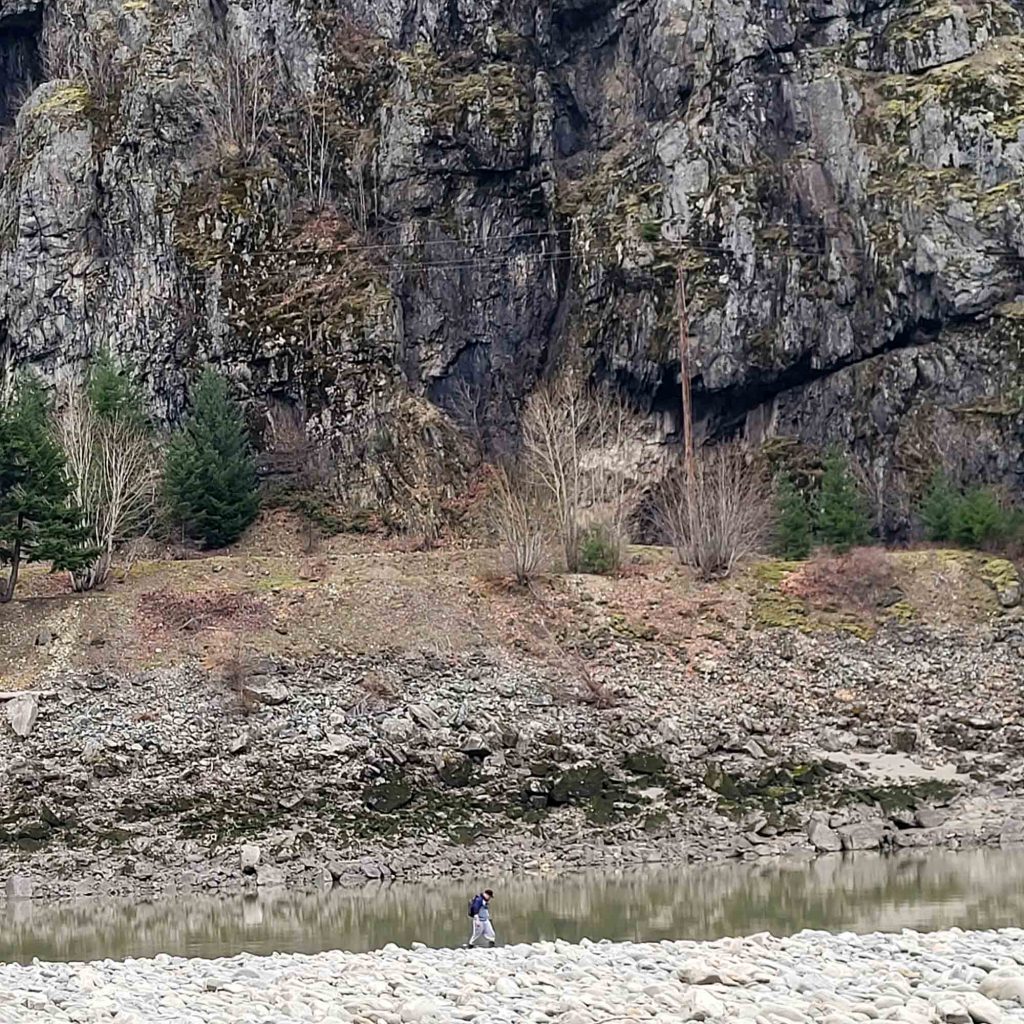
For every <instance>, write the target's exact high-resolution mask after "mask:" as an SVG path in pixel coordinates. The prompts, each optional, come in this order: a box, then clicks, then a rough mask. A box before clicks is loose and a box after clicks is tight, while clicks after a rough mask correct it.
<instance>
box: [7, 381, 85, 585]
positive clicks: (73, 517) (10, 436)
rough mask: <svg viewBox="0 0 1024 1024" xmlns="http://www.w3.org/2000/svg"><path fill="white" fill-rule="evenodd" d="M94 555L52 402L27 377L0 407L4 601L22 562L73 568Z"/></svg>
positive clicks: (56, 567) (56, 568)
mask: <svg viewBox="0 0 1024 1024" xmlns="http://www.w3.org/2000/svg"><path fill="white" fill-rule="evenodd" d="M95 555H96V551H95V549H93V548H90V547H89V545H88V537H87V534H86V530H85V527H84V526H83V525H82V510H81V509H80V508H79V507H78V506H77V504H76V503H75V501H74V497H73V494H72V489H71V484H70V482H69V480H68V475H67V467H66V464H65V460H64V453H63V452H62V451H61V448H60V445H59V444H58V442H57V439H56V437H55V436H54V431H53V426H52V421H51V416H50V404H49V401H48V400H47V397H46V394H45V393H44V391H43V388H42V386H41V385H40V384H39V383H38V382H37V381H35V380H32V379H31V378H27V377H26V378H23V379H22V380H20V381H19V382H18V384H17V387H16V389H15V392H14V398H13V400H12V402H11V403H10V405H9V406H8V407H7V408H6V409H4V410H2V411H0V565H2V566H4V567H6V569H7V577H6V579H4V580H0V603H6V602H7V601H10V600H11V598H12V597H14V590H15V587H16V586H17V583H18V572H19V570H20V568H21V565H22V563H23V562H50V563H52V567H53V569H54V570H62V569H67V570H70V571H72V572H74V571H76V570H78V569H80V568H82V567H83V566H85V565H88V564H89V562H91V561H92V559H93V558H94V557H95Z"/></svg>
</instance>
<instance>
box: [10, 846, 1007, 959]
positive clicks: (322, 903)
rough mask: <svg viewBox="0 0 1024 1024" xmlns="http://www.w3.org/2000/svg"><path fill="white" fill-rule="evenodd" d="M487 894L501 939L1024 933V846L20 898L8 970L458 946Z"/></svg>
mask: <svg viewBox="0 0 1024 1024" xmlns="http://www.w3.org/2000/svg"><path fill="white" fill-rule="evenodd" d="M485 885H487V886H489V887H490V888H493V889H494V890H495V900H494V903H493V905H492V918H493V920H494V924H495V928H496V930H497V932H498V937H499V941H501V942H503V943H514V942H524V941H535V940H540V939H554V938H561V939H567V940H570V941H574V940H578V939H581V938H583V937H587V938H591V939H630V940H639V941H644V940H658V939H714V938H720V937H722V936H724V935H741V934H749V933H752V932H759V931H771V932H773V933H774V934H776V935H786V934H790V933H792V932H795V931H799V930H800V929H802V928H824V929H828V930H830V931H834V932H836V931H857V932H868V931H876V930H879V931H894V930H897V931H898V930H899V929H900V928H915V929H918V930H922V931H927V930H934V929H940V928H950V927H953V926H959V927H962V928H997V927H1003V926H1010V925H1015V926H1020V925H1022V924H1024V850H998V849H982V850H971V851H965V852H952V851H930V852H919V853H901V854H895V855H891V856H885V857H883V856H879V855H873V854H861V855H857V856H852V857H851V856H847V857H840V856H830V857H821V858H818V859H816V860H810V861H809V860H787V861H761V862H753V863H751V862H729V863H725V864H716V865H707V866H692V865H691V866H680V867H673V868H645V869H643V870H635V871H621V872H608V871H604V872H601V873H592V874H580V875H571V876H563V877H554V878H552V877H522V876H519V877H514V878H509V879H506V880H503V879H501V878H500V877H495V878H491V879H471V880H467V881H466V882H465V883H461V884H460V883H453V882H450V881H446V882H429V883H421V884H416V885H380V884H374V885H370V886H367V887H365V888H363V889H357V890H340V889H337V890H334V891H331V892H326V893H323V894H320V895H316V896H299V895H292V894H289V893H287V892H284V891H278V892H275V893H267V892H264V893H260V894H259V895H255V896H251V897H236V898H230V899H219V898H215V897H206V896H189V897H178V898H174V899H167V900H157V901H152V902H138V901H128V900H101V899H90V900H80V901H76V902H68V903H58V904H49V905H47V904H44V903H34V902H31V901H11V902H9V903H7V904H6V905H2V907H0V961H21V962H28V961H30V960H31V959H32V958H33V957H39V958H40V959H43V960H99V959H105V958H110V959H122V958H124V957H142V956H153V955H154V954H156V953H171V954H174V955H180V956H200V957H218V956H231V955H234V954H235V953H239V952H241V951H248V952H252V953H271V952H275V951H280V952H307V953H313V952H318V951H320V950H324V949H338V948H340V949H347V950H352V951H361V950H367V949H375V948H378V947H380V946H383V945H384V944H386V943H388V942H395V943H398V944H399V945H408V944H411V943H413V942H424V943H427V944H428V945H431V946H449V945H456V944H458V943H459V942H464V941H465V940H466V938H467V937H468V923H469V922H468V918H467V916H466V903H467V900H468V898H469V897H470V895H471V894H472V893H473V892H474V891H475V890H477V889H480V888H483V887H484V886H485Z"/></svg>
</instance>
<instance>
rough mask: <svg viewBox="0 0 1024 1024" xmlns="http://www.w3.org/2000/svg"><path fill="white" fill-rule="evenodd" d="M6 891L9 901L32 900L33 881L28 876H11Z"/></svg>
mask: <svg viewBox="0 0 1024 1024" xmlns="http://www.w3.org/2000/svg"><path fill="white" fill-rule="evenodd" d="M4 889H5V891H6V892H7V898H8V899H12V900H19V899H30V898H31V896H32V889H33V886H32V879H31V878H29V877H27V876H26V875H9V876H8V878H7V882H6V883H5V885H4Z"/></svg>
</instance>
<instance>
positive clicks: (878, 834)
mask: <svg viewBox="0 0 1024 1024" xmlns="http://www.w3.org/2000/svg"><path fill="white" fill-rule="evenodd" d="M838 832H839V838H840V841H841V842H842V846H843V849H844V850H877V849H878V848H879V847H880V846H881V845H882V836H883V835H885V828H884V826H883V825H882V823H881V822H880V821H865V822H862V823H861V824H859V825H843V826H842V827H841V828H840V829H839V830H838Z"/></svg>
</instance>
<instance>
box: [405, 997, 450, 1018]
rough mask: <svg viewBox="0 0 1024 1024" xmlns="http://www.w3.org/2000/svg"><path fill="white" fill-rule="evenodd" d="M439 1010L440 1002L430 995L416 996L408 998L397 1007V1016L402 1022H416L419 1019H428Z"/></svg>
mask: <svg viewBox="0 0 1024 1024" xmlns="http://www.w3.org/2000/svg"><path fill="white" fill-rule="evenodd" d="M440 1010H441V1004H440V1003H439V1002H438V1001H437V1000H436V999H434V998H432V997H431V996H417V997H416V998H415V999H409V1000H407V1001H406V1002H404V1003H402V1005H401V1006H400V1007H399V1008H398V1016H399V1019H400V1020H401V1021H402V1024H418V1022H419V1021H425V1020H430V1019H431V1018H433V1017H435V1016H436V1015H437V1014H438V1013H439V1012H440Z"/></svg>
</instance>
